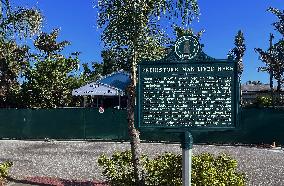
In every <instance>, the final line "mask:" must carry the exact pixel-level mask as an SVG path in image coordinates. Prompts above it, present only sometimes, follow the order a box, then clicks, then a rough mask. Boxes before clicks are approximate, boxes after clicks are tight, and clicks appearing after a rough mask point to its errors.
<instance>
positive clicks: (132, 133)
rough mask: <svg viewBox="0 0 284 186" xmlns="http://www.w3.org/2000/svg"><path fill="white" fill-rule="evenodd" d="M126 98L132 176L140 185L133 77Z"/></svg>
mask: <svg viewBox="0 0 284 186" xmlns="http://www.w3.org/2000/svg"><path fill="white" fill-rule="evenodd" d="M127 93H128V100H127V111H128V112H127V119H128V133H129V137H130V144H131V154H132V163H133V168H134V178H135V183H136V185H142V175H143V174H142V169H141V165H140V159H139V158H140V147H139V144H140V138H139V135H140V133H139V131H138V130H137V129H135V126H134V119H135V117H134V112H135V96H136V95H135V86H134V81H133V78H132V80H131V84H130V85H129V87H128V90H127Z"/></svg>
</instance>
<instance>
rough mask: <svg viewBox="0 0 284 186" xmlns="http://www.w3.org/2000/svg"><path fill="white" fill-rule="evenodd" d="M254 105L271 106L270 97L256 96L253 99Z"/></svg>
mask: <svg viewBox="0 0 284 186" xmlns="http://www.w3.org/2000/svg"><path fill="white" fill-rule="evenodd" d="M255 104H256V105H257V106H259V107H269V106H272V98H271V96H257V97H256V99H255Z"/></svg>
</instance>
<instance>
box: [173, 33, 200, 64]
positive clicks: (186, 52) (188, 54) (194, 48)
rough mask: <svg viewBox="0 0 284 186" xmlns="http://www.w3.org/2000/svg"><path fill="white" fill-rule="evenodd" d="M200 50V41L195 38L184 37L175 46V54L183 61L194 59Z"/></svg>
mask: <svg viewBox="0 0 284 186" xmlns="http://www.w3.org/2000/svg"><path fill="white" fill-rule="evenodd" d="M199 50H200V45H199V42H198V39H197V38H196V37H194V36H182V37H180V38H179V39H178V40H177V41H176V44H175V53H176V54H177V55H178V56H179V57H180V58H181V59H192V58H194V57H195V56H196V55H197V54H198V52H199Z"/></svg>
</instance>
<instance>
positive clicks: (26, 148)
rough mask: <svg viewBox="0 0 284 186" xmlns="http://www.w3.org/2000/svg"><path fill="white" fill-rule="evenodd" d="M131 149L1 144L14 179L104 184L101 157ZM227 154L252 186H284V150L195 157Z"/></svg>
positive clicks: (214, 149) (234, 150) (162, 148)
mask: <svg viewBox="0 0 284 186" xmlns="http://www.w3.org/2000/svg"><path fill="white" fill-rule="evenodd" d="M128 149H130V144H129V143H120V142H117V143H114V142H87V141H71V142H66V141H52V142H43V141H17V140H1V141H0V162H2V161H5V160H10V161H12V162H13V163H14V165H13V167H12V168H11V170H10V175H11V176H12V177H14V178H18V179H24V178H25V177H33V176H42V177H56V178H62V179H78V180H93V179H97V180H103V178H102V175H101V171H102V170H101V169H100V167H99V166H98V165H97V159H98V157H99V156H100V155H101V154H106V155H109V156H110V155H111V154H112V153H113V152H114V151H124V150H128ZM141 149H143V151H142V152H143V153H145V154H148V155H150V156H155V155H158V154H161V153H163V152H173V153H181V149H180V145H179V144H163V143H142V144H141ZM202 152H210V153H214V154H219V153H227V154H230V155H231V156H232V157H234V158H236V159H237V160H238V169H239V170H241V171H243V172H245V173H246V175H247V178H248V185H255V186H270V185H273V186H281V185H283V186H284V150H282V149H263V148H255V147H243V146H213V145H194V146H193V154H199V153H202Z"/></svg>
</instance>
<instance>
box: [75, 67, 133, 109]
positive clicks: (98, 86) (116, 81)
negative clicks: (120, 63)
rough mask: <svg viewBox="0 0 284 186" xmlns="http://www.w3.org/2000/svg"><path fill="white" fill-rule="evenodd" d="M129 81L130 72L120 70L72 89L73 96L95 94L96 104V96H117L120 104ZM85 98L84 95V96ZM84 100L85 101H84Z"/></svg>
mask: <svg viewBox="0 0 284 186" xmlns="http://www.w3.org/2000/svg"><path fill="white" fill-rule="evenodd" d="M129 83H130V74H129V73H127V72H125V71H123V70H120V71H117V72H114V73H111V74H108V75H106V76H104V77H102V78H100V79H99V80H97V81H96V82H92V83H88V84H86V85H84V86H82V87H80V88H77V89H75V90H73V91H72V95H73V96H96V97H97V106H98V96H118V98H119V105H118V108H120V105H121V96H124V95H125V89H126V88H127V86H128V85H129ZM84 98H85V97H84ZM84 102H85V101H84Z"/></svg>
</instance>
